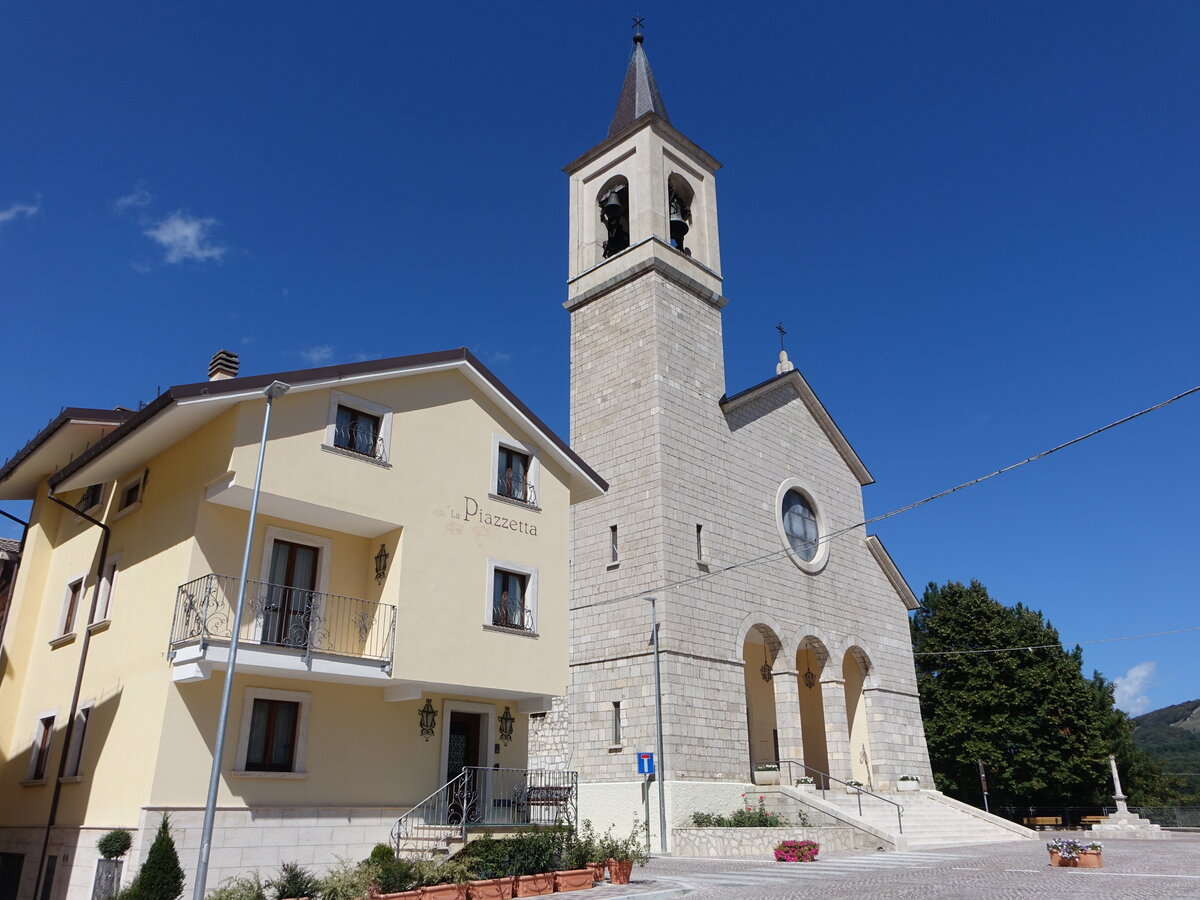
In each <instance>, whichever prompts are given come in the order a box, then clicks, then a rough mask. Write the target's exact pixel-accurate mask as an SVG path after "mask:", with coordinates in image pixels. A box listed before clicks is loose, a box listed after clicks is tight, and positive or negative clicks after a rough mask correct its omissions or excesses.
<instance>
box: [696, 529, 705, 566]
mask: <svg viewBox="0 0 1200 900" xmlns="http://www.w3.org/2000/svg"><path fill="white" fill-rule="evenodd" d="M696 559H697V561H699V562H704V526H703V525H701V524H700V523H698V522H697V523H696Z"/></svg>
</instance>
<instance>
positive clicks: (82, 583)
mask: <svg viewBox="0 0 1200 900" xmlns="http://www.w3.org/2000/svg"><path fill="white" fill-rule="evenodd" d="M87 576H88V573H87V572H80V573H78V574H76V575H72V576H71V577H70V578H68V579H67V586H66V587H65V588H63V598H62V606H61V607H60V608H59V610H58V626H57V628H56V629H55V632H54V638H53V639H52V640H54V641H57V640H58V639H60V638H65V637H72V636H74V634H75V623H76V622H78V621H79V610H80V608H81V607H83V606H84V605H85V602H86V600H87ZM75 583H78V584H79V601H78V602H77V603H76V604H75V614H74V615H73V616H71V621H70V622H68V621H67V613H68V611H69V610H70V608H71V585H73V584H75ZM89 609H90V608H89Z"/></svg>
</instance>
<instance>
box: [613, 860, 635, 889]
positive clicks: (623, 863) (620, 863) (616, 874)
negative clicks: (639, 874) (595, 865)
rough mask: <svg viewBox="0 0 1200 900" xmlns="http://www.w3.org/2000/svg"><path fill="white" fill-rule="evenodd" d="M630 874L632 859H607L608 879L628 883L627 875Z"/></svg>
mask: <svg viewBox="0 0 1200 900" xmlns="http://www.w3.org/2000/svg"><path fill="white" fill-rule="evenodd" d="M632 874H633V860H632V859H610V860H609V861H608V880H609V881H611V882H612V883H613V884H629V877H630V876H631V875H632Z"/></svg>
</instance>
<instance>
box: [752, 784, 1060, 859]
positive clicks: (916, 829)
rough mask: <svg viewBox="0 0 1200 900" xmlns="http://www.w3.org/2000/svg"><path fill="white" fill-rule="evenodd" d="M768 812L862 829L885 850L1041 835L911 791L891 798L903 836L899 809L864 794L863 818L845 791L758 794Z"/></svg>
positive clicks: (938, 795) (933, 795)
mask: <svg viewBox="0 0 1200 900" xmlns="http://www.w3.org/2000/svg"><path fill="white" fill-rule="evenodd" d="M758 791H759V794H760V795H762V796H764V797H765V798H766V799H765V800H764V804H765V805H766V808H767V809H770V810H773V811H775V812H780V813H782V814H784V815H785V816H787V817H789V818H793V819H794V817H795V814H796V812H798V811H800V810H803V811H804V812H805V813H806V815H807V816H808V818H809V820H810V821H812V823H813V824H814V825H820V824H831V823H832V822H834V821H838V822H840V823H846V824H851V825H855V826H857V827H859V828H860V829H861V830H862V831H863V832H864V835H863V838H865V839H866V841H867V842H868V843H870V841H871V840H873V839H877V842H878V844H879V845H880V846H883V847H884V848H885V849H894V850H906V849H912V848H915V847H932V846H944V845H948V844H981V843H991V842H995V841H1020V840H1030V839H1033V838H1035V837H1037V834H1036V832H1034V831H1031V830H1030V829H1028V828H1023V827H1022V826H1020V825H1016V824H1015V823H1012V822H1009V821H1007V820H1005V819H1001V818H999V817H998V816H993V815H990V814H988V813H985V812H984V811H983V810H981V809H975V808H974V807H972V806H968V805H967V804H965V803H960V802H959V801H957V800H952V799H951V798H949V797H946V796H945V795H943V794H941V793H940V792H938V791H908V792H904V793H895V794H889V795H888V798H889V799H894V800H895V801H896V802H897V803H899V804H901V805H902V806H903V807H904V812H903V823H904V830H903V832H901V831H900V827H899V824H898V822H897V818H896V807H895V806H893V805H892V804H890V803H887V802H885V801H884V800H880V799H878V798H876V797H872V796H869V795H867V794H863V795H862V813H861V815H860V814H859V805H858V798H857V796H856V795H854V794H847V793H846V792H845V791H843V790H836V791H835V790H831V791H826V792H825V793H824V794H821V793H820V792H819V791H818V792H811V791H801V790H799V789H796V788H789V787H781V788H768V789H763V788H759V789H758Z"/></svg>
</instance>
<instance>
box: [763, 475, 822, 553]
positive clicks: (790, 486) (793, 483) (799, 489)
mask: <svg viewBox="0 0 1200 900" xmlns="http://www.w3.org/2000/svg"><path fill="white" fill-rule="evenodd" d="M788 491H795V492H796V493H798V494H801V495H802V496H803V497H804V498H805V499H806V500H807V501H808V504H809V506H811V507H812V511H813V515H814V516H815V517H816V520H817V541H818V543H817V553H816V555H815V556H814V557H813V558H812V559H809V560H805V559H801V558H800V556H799V554H797V553H796V551H795V550H793V549H792V542H791V541H790V540H789V539H788V536H787V532H786V531H784V530H783V498H784V497H785V496H786V495H787V492H788ZM822 506H823V504H822V503H821V502H820V501H819V500H818V499H817V495H816V493H815V492H814V491H813V489H812V488H811V487H810V486H809V485H808V484H807V483H806V482H804V481H802V480H801V479H799V478H788V479H785V480H784V482H783V483H782V484H780V485H779V490H778V491H776V492H775V527H776V529H777V530H778V531H779V539H780V540H781V541H783V546H784V548H785V549H786V550H787V555H788V558H789V559H791V561H792V562H793V563H795V564H796V568H798V569H800V570H801V571H803V572H808V573H809V574H810V575H815V574H816V573H817V572H820V571H821V570H822V569H823V568H825V564H826V563H827V562H829V544H830V541H829V523H828V521H827V520H826V518H825V514H824V512H823V511H822Z"/></svg>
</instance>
